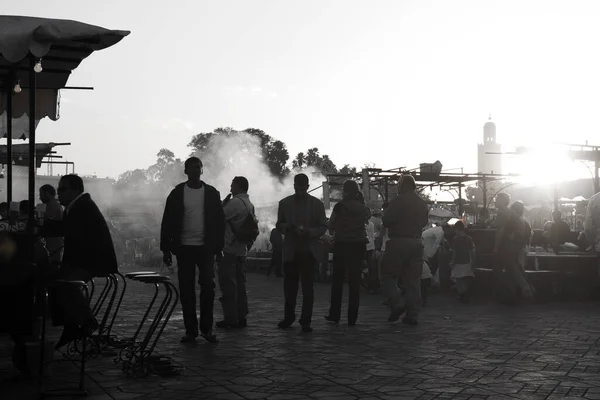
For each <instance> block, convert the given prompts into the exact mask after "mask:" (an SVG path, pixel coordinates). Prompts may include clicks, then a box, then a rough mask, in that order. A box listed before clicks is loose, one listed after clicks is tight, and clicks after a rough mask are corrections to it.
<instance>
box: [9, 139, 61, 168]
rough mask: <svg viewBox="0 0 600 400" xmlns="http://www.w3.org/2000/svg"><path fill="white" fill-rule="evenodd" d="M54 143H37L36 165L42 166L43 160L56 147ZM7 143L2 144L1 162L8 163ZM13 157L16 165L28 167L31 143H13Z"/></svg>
mask: <svg viewBox="0 0 600 400" xmlns="http://www.w3.org/2000/svg"><path fill="white" fill-rule="evenodd" d="M54 146H55V144H54V143H39V144H36V145H35V161H36V167H37V168H40V167H41V166H42V160H43V159H44V157H46V156H47V155H48V154H50V152H51V151H52V149H53V148H54ZM6 147H7V146H6V145H0V164H2V165H6V164H7V158H6V157H7V156H6ZM12 159H13V162H14V164H13V165H16V166H20V167H27V166H28V165H29V144H27V143H26V144H13V145H12Z"/></svg>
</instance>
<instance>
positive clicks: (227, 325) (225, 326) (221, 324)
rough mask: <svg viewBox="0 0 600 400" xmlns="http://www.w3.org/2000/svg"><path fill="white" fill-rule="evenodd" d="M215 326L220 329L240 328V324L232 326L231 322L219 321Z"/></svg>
mask: <svg viewBox="0 0 600 400" xmlns="http://www.w3.org/2000/svg"><path fill="white" fill-rule="evenodd" d="M215 325H216V326H217V328H220V329H235V328H240V324H230V323H229V322H226V321H219V322H217V323H216V324H215Z"/></svg>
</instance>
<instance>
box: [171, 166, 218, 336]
mask: <svg viewBox="0 0 600 400" xmlns="http://www.w3.org/2000/svg"><path fill="white" fill-rule="evenodd" d="M185 174H186V175H187V176H188V180H187V182H183V183H180V184H179V185H177V186H176V187H175V189H173V190H172V191H171V194H169V196H168V197H167V203H166V205H165V211H164V214H163V219H162V224H161V231H160V250H161V251H162V252H163V261H164V262H165V264H167V265H169V266H170V265H172V262H173V261H172V254H174V255H175V256H176V257H177V277H178V279H179V292H180V300H181V308H182V311H183V323H184V325H185V336H184V337H183V338H182V339H181V342H183V343H186V342H193V341H195V340H196V338H197V337H198V317H197V316H196V279H195V278H196V268H198V272H199V277H198V283H199V284H200V334H201V335H202V337H204V338H205V339H206V340H208V341H209V342H211V343H216V342H217V337H216V336H215V335H214V334H213V307H214V301H215V276H214V275H215V273H214V263H215V257H216V258H217V261H219V260H220V259H221V258H222V251H223V244H224V235H225V216H224V214H223V207H222V205H221V196H220V194H219V192H218V191H217V189H215V188H214V187H212V186H210V185H207V184H206V183H204V182H203V181H202V180H200V177H201V175H202V161H200V159H199V158H198V157H191V158H189V159H187V160H186V161H185Z"/></svg>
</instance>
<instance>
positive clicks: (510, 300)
mask: <svg viewBox="0 0 600 400" xmlns="http://www.w3.org/2000/svg"><path fill="white" fill-rule="evenodd" d="M509 203H510V196H509V195H508V194H506V193H500V194H499V195H498V196H497V197H496V208H497V209H498V215H497V217H496V223H497V227H498V231H497V232H496V241H495V245H494V253H493V254H494V255H493V256H494V266H493V274H494V277H495V280H496V284H497V288H496V291H497V293H498V297H499V300H500V302H501V303H503V304H506V305H514V304H516V303H517V299H518V294H519V293H518V292H521V294H522V295H525V296H526V297H529V293H528V292H526V293H523V290H524V289H525V287H524V284H523V279H524V276H522V275H523V272H522V270H521V268H520V266H519V253H520V252H521V249H522V248H523V247H524V246H525V244H524V235H525V233H524V229H525V227H524V225H523V223H522V220H521V219H520V218H519V217H518V216H517V215H516V214H515V212H513V210H511V209H510V208H509V207H508V205H509Z"/></svg>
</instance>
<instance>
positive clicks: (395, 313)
mask: <svg viewBox="0 0 600 400" xmlns="http://www.w3.org/2000/svg"><path fill="white" fill-rule="evenodd" d="M405 312H406V308H404V307H398V308H396V309H394V310H392V312H391V313H390V317H389V318H388V322H396V321H398V320H399V319H400V317H401V316H402V314H404V313H405Z"/></svg>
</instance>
